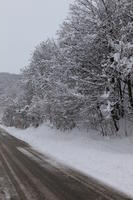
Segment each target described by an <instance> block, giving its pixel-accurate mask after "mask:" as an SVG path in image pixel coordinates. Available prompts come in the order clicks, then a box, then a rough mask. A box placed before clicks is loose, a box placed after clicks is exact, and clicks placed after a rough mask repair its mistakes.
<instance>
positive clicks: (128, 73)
mask: <svg viewBox="0 0 133 200" xmlns="http://www.w3.org/2000/svg"><path fill="white" fill-rule="evenodd" d="M22 76H23V81H22V82H21V85H22V88H23V90H24V94H23V95H22V96H21V97H18V98H17V99H16V100H15V101H14V102H12V103H10V105H9V106H8V107H7V108H6V110H5V112H4V115H3V122H4V124H5V125H7V126H16V127H21V128H27V127H29V126H31V125H32V126H35V127H37V126H39V125H40V124H42V123H43V122H45V121H49V122H50V123H51V124H53V125H54V126H55V127H56V128H57V129H60V130H68V129H73V128H74V127H84V128H87V129H89V128H93V129H97V130H99V131H100V132H101V133H102V134H103V135H107V134H114V133H116V132H118V131H119V121H120V119H122V118H123V119H128V120H130V121H132V120H133V90H132V89H133V1H132V0H93V1H92V0H76V1H75V2H74V3H73V4H72V5H70V10H69V16H68V18H67V19H66V20H65V21H64V22H63V24H62V26H61V27H60V29H59V30H58V32H57V38H56V39H55V40H51V39H48V40H46V41H43V42H42V43H41V44H39V45H38V46H37V47H36V48H35V50H34V53H33V55H32V58H31V61H30V64H29V65H28V66H27V67H25V68H24V69H23V70H22Z"/></svg>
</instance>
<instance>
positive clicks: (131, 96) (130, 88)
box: [127, 74, 133, 108]
mask: <svg viewBox="0 0 133 200" xmlns="http://www.w3.org/2000/svg"><path fill="white" fill-rule="evenodd" d="M127 85H128V95H129V102H130V105H131V107H132V108H133V95H132V83H131V77H130V74H129V75H128V80H127Z"/></svg>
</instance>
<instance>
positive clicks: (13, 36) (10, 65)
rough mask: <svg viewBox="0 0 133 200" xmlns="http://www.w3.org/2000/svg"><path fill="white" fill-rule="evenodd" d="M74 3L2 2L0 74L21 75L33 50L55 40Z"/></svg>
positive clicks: (55, 0)
mask: <svg viewBox="0 0 133 200" xmlns="http://www.w3.org/2000/svg"><path fill="white" fill-rule="evenodd" d="M73 1H74V0H0V72H11V73H19V70H20V68H23V67H24V66H26V65H27V64H28V60H29V59H30V57H31V53H32V52H33V50H34V47H35V46H36V45H37V44H38V43H40V42H41V41H43V40H45V39H47V37H55V35H56V31H57V30H58V28H59V25H60V24H61V23H62V22H63V20H64V19H65V18H66V17H67V15H68V10H69V4H70V3H71V2H73Z"/></svg>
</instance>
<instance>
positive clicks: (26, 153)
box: [0, 129, 131, 200]
mask: <svg viewBox="0 0 133 200" xmlns="http://www.w3.org/2000/svg"><path fill="white" fill-rule="evenodd" d="M62 150H63V149H62ZM0 200H131V198H129V197H127V196H126V195H124V194H121V193H119V192H117V191H115V190H114V189H111V188H110V187H108V186H105V185H103V184H101V183H99V182H98V181H96V180H94V179H93V178H91V177H90V178H88V177H86V176H85V175H83V174H81V173H80V172H77V171H75V170H73V169H70V168H68V167H65V166H63V165H61V164H59V163H57V162H56V161H54V160H52V159H51V158H49V156H47V155H46V156H44V155H42V154H40V153H38V152H36V151H35V150H33V149H32V148H31V147H30V146H29V145H28V144H26V143H25V142H23V141H20V140H18V139H16V138H14V137H12V136H11V135H9V134H8V133H6V131H4V130H3V129H0Z"/></svg>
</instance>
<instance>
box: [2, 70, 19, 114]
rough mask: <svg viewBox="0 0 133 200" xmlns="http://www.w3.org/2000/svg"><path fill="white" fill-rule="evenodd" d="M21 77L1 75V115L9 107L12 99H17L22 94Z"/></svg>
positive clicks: (7, 74) (8, 74)
mask: <svg viewBox="0 0 133 200" xmlns="http://www.w3.org/2000/svg"><path fill="white" fill-rule="evenodd" d="M20 80H21V75H18V74H10V73H0V115H2V112H3V110H4V108H5V107H6V106H7V105H8V103H9V100H10V99H15V98H16V97H17V96H19V95H20V94H21V88H20Z"/></svg>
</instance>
